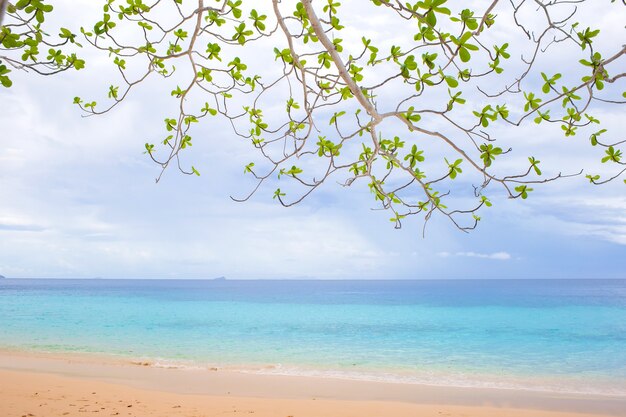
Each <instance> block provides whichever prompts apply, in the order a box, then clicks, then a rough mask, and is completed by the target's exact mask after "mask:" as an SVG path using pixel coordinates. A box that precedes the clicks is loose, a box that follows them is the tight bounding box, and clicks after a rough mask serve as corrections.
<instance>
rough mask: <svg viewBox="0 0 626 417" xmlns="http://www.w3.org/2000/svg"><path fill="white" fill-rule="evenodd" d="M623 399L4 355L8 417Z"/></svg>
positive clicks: (605, 409)
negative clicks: (164, 367)
mask: <svg viewBox="0 0 626 417" xmlns="http://www.w3.org/2000/svg"><path fill="white" fill-rule="evenodd" d="M625 411H626V399H625V398H623V397H610V396H606V397H605V396H590V395H584V396H583V395H564V394H555V393H542V392H532V391H515V390H498V389H473V388H447V387H432V386H422V385H414V384H393V383H378V382H364V381H348V380H339V379H330V378H311V377H292V376H277V375H257V374H244V373H238V372H230V371H221V370H218V371H215V370H210V369H206V370H179V369H163V368H155V367H152V366H149V365H147V366H146V365H144V364H141V363H130V362H128V361H123V360H119V361H118V360H111V359H108V358H96V357H88V356H73V357H69V356H53V355H33V354H24V353H17V352H4V353H2V354H0V415H1V416H3V417H14V416H15V417H23V416H27V417H35V416H36V417H41V416H45V417H48V416H50V417H52V416H70V417H73V416H81V417H83V416H85V415H94V414H97V415H105V416H163V417H165V416H187V417H192V416H194V417H200V416H223V415H251V414H253V415H255V416H262V417H274V416H278V417H288V416H293V417H320V416H337V417H348V416H353V417H357V416H359V417H374V416H394V417H399V416H424V417H430V416H432V417H440V416H459V417H461V416H463V417H507V416H509V417H540V416H541V417H568V416H570V417H574V416H578V417H582V416H589V417H590V416H622V415H624V412H625Z"/></svg>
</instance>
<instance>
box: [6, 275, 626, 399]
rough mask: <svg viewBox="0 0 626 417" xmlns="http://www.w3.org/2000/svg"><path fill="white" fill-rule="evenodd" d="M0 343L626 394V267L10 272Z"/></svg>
mask: <svg viewBox="0 0 626 417" xmlns="http://www.w3.org/2000/svg"><path fill="white" fill-rule="evenodd" d="M0 348H7V349H20V350H34V351H45V352H81V353H98V354H106V355H115V356H121V357H124V358H129V359H133V360H150V361H151V362H153V363H154V364H155V366H181V367H182V366H184V367H195V368H197V367H200V368H205V367H218V368H228V369H235V370H240V371H244V372H260V373H278V374H301V375H326V376H333V377H341V378H356V379H373V380H389V381H403V382H411V383H426V384H435V385H451V386H494V387H503V388H527V389H534V390H548V391H563V392H588V393H604V394H611V395H626V280H525V281H523V280H501V281H495V280H492V281H489V280H456V281H435V280H432V281H230V280H228V281H181V280H166V281H163V280H11V279H8V280H0Z"/></svg>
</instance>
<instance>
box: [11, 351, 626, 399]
mask: <svg viewBox="0 0 626 417" xmlns="http://www.w3.org/2000/svg"><path fill="white" fill-rule="evenodd" d="M2 356H14V357H24V358H35V359H52V360H60V361H69V362H72V363H76V362H84V363H90V364H93V363H101V364H110V365H115V366H120V365H121V366H143V367H149V368H156V369H167V370H179V371H182V372H186V371H191V372H196V371H200V372H203V371H204V372H215V371H219V372H222V373H234V374H244V375H252V376H254V375H258V376H277V377H293V378H313V379H323V380H339V381H347V382H350V381H353V382H365V383H377V384H398V385H415V386H421V387H434V388H442V389H485V390H497V391H514V392H529V393H537V394H541V395H544V394H545V395H557V396H559V395H566V396H567V395H572V396H583V397H584V396H592V397H593V396H597V397H601V398H618V399H619V398H624V399H626V383H624V384H615V383H604V386H602V387H600V386H595V387H592V388H590V387H588V386H587V387H585V388H584V389H582V388H579V387H576V386H574V385H573V384H572V379H571V377H570V378H569V381H567V379H568V378H567V377H565V376H559V377H554V378H547V377H539V378H537V379H535V380H534V381H533V380H530V379H526V380H524V379H523V377H521V379H513V378H511V377H500V376H499V375H497V374H495V373H494V374H490V373H484V374H470V375H468V376H466V377H465V378H462V377H458V376H456V377H450V375H447V374H445V373H441V374H432V373H430V374H428V375H427V376H425V375H417V374H413V373H410V372H402V371H394V370H384V369H383V370H381V369H379V370H369V371H368V370H354V369H350V368H345V369H325V368H316V367H313V366H307V365H303V366H301V365H290V364H288V365H285V366H283V365H282V364H277V365H273V364H256V363H251V364H240V365H232V364H217V363H212V362H208V363H202V362H195V361H194V360H191V359H169V358H151V357H146V356H135V357H133V356H129V355H123V354H113V353H111V354H107V353H99V352H96V353H93V352H80V351H76V352H63V351H55V352H50V351H43V350H37V349H32V350H27V349H19V348H15V349H14V348H3V347H0V368H1V357H2ZM464 376H465V375H464ZM498 378H499V379H498ZM565 381H567V382H569V384H570V385H563V382H565ZM578 382H580V381H578ZM613 382H615V381H613ZM617 382H620V381H617Z"/></svg>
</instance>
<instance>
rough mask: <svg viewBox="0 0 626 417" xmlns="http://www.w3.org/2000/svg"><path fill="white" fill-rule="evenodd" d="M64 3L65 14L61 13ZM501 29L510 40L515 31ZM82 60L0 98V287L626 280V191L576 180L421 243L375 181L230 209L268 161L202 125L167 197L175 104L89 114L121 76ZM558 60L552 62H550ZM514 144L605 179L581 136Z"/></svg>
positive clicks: (613, 120) (446, 225) (436, 231)
mask: <svg viewBox="0 0 626 417" xmlns="http://www.w3.org/2000/svg"><path fill="white" fill-rule="evenodd" d="M346 3H347V4H348V6H347V7H352V6H350V2H346ZM608 3H609V2H608V1H607V4H608ZM68 4H69V2H65V1H60V2H58V6H59V7H60V8H62V7H63V6H64V5H65V6H67V5H68ZM596 6H597V7H598V9H597V10H596V11H597V12H598V13H600V15H598V16H599V17H598V18H597V19H598V21H599V22H600V23H599V25H600V27H603V28H605V27H606V28H607V31H606V32H608V33H606V34H603V36H604V37H603V38H602V41H601V43H600V44H601V45H602V46H606V47H607V48H608V47H609V46H613V44H612V43H611V40H612V39H620V38H621V39H623V30H624V28H623V21H624V20H623V19H621V17H620V14H619V13H608V12H607V11H606V10H607V9H606V8H603V7H601V5H599V4H596ZM86 9H87V8H86ZM351 10H352V9H351ZM81 13H84V15H81V16H82V17H78V18H76V20H81V19H82V20H88V19H89V18H90V15H89V13H93V7H92V9H89V10H85V11H83V12H81ZM358 13H359V12H358V9H356V8H355V9H354V10H353V14H352V16H351V18H352V20H353V21H354V22H357V23H358V22H365V21H368V19H365V18H364V16H359V14H358ZM502 13H504V12H502ZM622 17H624V15H623V14H622ZM59 19H61V20H63V16H61V17H59ZM376 19H377V18H372V19H369V21H368V23H364V24H365V25H368V26H367V27H366V28H365V29H364V30H366V31H367V32H368V33H372V34H373V35H379V36H382V37H384V36H387V34H386V33H385V31H390V30H392V29H390V28H388V27H387V29H384V28H381V25H380V23H381V22H379V21H377V20H376ZM381 19H382V17H381ZM348 20H350V19H348ZM620 22H621V23H620ZM60 23H61V24H70V22H60ZM500 30H501V31H502V32H501V35H502V36H507V33H508V32H507V31H510V30H513V29H511V28H509V27H506V26H505V27H503V28H502V29H500ZM377 31H378V32H377ZM359 33H360V32H359ZM391 35H392V34H389V36H391ZM394 36H401V35H399V34H397V33H396V34H395V35H394ZM602 42H604V43H602ZM85 54H86V56H87V58H88V60H87V63H88V69H87V70H85V71H82V72H71V73H66V74H62V75H60V76H57V77H54V78H45V77H37V76H34V75H32V74H18V75H17V76H16V77H15V79H14V86H13V87H12V88H10V89H3V90H0V103H1V105H0V109H1V110H0V274H2V275H5V276H7V277H19V278H22V277H54V278H91V277H102V278H214V277H219V276H225V277H228V278H233V279H256V278H261V279H269V278H276V279H297V278H300V279H302V278H312V279H348V278H365V279H444V278H626V272H625V271H626V192H625V191H626V187H625V186H624V184H623V182H622V181H621V180H620V181H615V182H613V183H611V184H608V185H606V186H603V187H593V186H590V185H588V183H587V181H586V180H585V179H584V177H582V176H581V177H576V178H570V179H565V180H561V181H558V182H554V183H550V184H546V185H543V186H538V187H535V192H533V195H531V197H530V198H529V199H528V200H525V201H522V200H509V199H506V198H504V197H502V198H499V199H498V198H496V199H495V200H494V207H492V208H490V209H488V210H485V211H483V212H481V216H482V218H483V220H482V221H481V224H480V226H479V227H478V229H476V230H475V231H472V232H471V233H468V234H466V233H462V232H460V231H459V230H457V229H456V228H455V227H454V226H453V225H452V224H451V223H450V222H449V221H447V220H446V219H444V218H441V217H436V216H435V217H433V218H432V220H431V221H430V222H429V224H428V226H427V228H426V233H425V235H424V236H423V234H422V227H423V221H422V220H421V219H420V218H417V217H415V218H411V219H407V220H406V221H405V222H404V223H403V227H402V228H401V229H399V230H397V229H394V227H393V224H392V223H391V222H389V220H388V218H389V217H390V216H389V214H388V213H384V212H381V211H378V210H372V208H374V207H375V204H374V201H373V199H372V196H371V194H370V193H369V190H368V187H367V184H366V183H365V182H361V183H356V184H355V185H353V186H352V187H350V188H344V187H341V186H340V185H338V184H337V182H336V181H329V182H328V183H327V184H325V185H324V186H323V187H321V188H320V189H319V190H317V191H316V192H314V193H313V194H312V195H310V196H309V197H308V198H307V199H305V200H304V201H303V202H302V203H300V204H299V205H297V206H294V207H290V208H284V207H282V206H280V205H279V204H277V203H276V201H274V200H272V198H271V194H272V190H273V189H262V190H261V192H260V193H258V195H255V196H254V197H253V198H252V199H250V200H249V201H247V202H245V203H237V202H234V201H233V200H231V198H230V196H231V195H232V196H242V195H245V194H246V193H247V192H248V191H249V190H250V189H251V187H252V185H253V184H252V183H251V182H250V179H249V178H248V177H246V176H245V175H244V174H243V167H244V165H245V164H247V163H248V162H250V161H255V160H258V158H259V156H258V154H257V153H256V151H255V150H254V149H253V148H252V147H251V146H250V145H248V144H247V143H243V141H242V140H241V139H240V138H237V137H234V135H233V134H232V133H231V132H230V131H229V130H228V128H227V126H225V125H224V124H220V122H215V123H203V124H201V125H200V126H199V127H198V130H197V133H196V134H195V138H196V139H195V141H194V146H193V151H192V153H189V154H188V155H189V156H188V157H187V155H186V157H187V158H188V159H187V160H188V161H190V162H192V163H193V165H194V166H196V167H198V168H199V170H200V171H201V172H202V175H201V176H200V177H190V176H186V175H182V174H180V173H179V172H178V171H176V170H175V169H170V170H168V171H166V173H165V175H164V177H163V179H162V180H161V181H160V182H159V183H158V184H157V183H155V177H156V176H157V175H158V174H159V168H158V167H157V166H156V165H155V164H154V163H152V162H151V161H150V160H149V159H148V158H147V157H146V155H144V154H143V150H144V148H143V146H144V143H145V142H148V141H154V140H153V138H154V137H159V136H160V135H161V134H162V132H161V131H160V128H161V121H162V119H163V117H164V110H163V109H164V108H167V106H168V105H169V104H168V103H170V102H168V101H167V97H163V96H162V95H158V94H157V93H156V92H155V91H158V89H159V86H158V84H150V83H148V84H147V85H146V86H143V87H142V88H140V89H139V90H138V91H136V92H135V94H133V95H131V96H130V97H129V99H128V100H126V101H125V102H124V103H123V104H122V105H121V106H119V107H118V108H116V109H115V110H114V111H112V112H110V113H107V114H106V115H103V116H99V117H87V118H85V117H82V116H81V113H80V112H79V111H78V109H77V108H76V107H74V106H72V105H71V102H72V98H73V97H74V96H77V95H80V96H82V97H88V96H90V95H91V96H97V95H98V94H103V93H105V91H106V87H107V85H108V84H103V83H102V82H100V81H101V80H102V79H105V78H106V77H107V76H109V75H111V66H110V65H109V64H107V62H108V57H103V56H102V55H100V54H95V53H93V52H86V53H85ZM559 59H560V57H559V56H558V53H554V52H553V53H552V54H551V55H550V57H549V60H548V65H552V64H554V63H558V62H559ZM621 65H622V69H623V63H622V64H621ZM16 72H17V71H15V72H14V73H16ZM170 104H171V103H170ZM598 114H600V115H601V116H603V117H602V119H603V121H606V123H607V125H608V126H609V127H611V128H613V131H619V129H621V128H623V120H624V112H623V110H621V109H619V108H615V107H610V108H609V107H606V108H604V107H601V108H599V109H598ZM155 120H156V122H154V121H155ZM505 134H506V135H507V136H510V138H511V140H512V141H514V142H515V143H516V144H517V146H518V148H522V149H525V148H529V149H534V150H536V151H537V155H538V157H539V158H538V159H541V160H542V161H545V162H547V166H550V165H549V164H550V163H553V164H554V165H555V166H558V167H562V169H563V171H564V172H575V171H578V170H579V169H581V168H588V169H590V170H591V171H594V170H596V171H597V170H601V169H604V168H605V167H601V166H599V164H597V162H598V161H597V160H598V159H599V157H597V156H595V155H594V156H593V157H590V154H591V150H592V149H591V148H590V146H589V145H588V138H587V136H583V135H578V136H576V137H574V138H573V139H564V138H563V136H562V135H560V134H558V132H556V131H552V130H545V131H539V133H538V132H537V131H533V133H529V131H527V130H524V129H519V130H515V131H510V130H507V131H505ZM529 135H532V136H529ZM593 151H594V152H595V151H596V149H593ZM594 172H595V171H594Z"/></svg>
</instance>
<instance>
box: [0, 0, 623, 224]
mask: <svg viewBox="0 0 626 417" xmlns="http://www.w3.org/2000/svg"><path fill="white" fill-rule="evenodd" d="M52 3H53V2H50V1H44V0H19V1H17V2H15V3H9V2H7V1H5V0H0V10H1V11H2V12H0V16H3V17H2V19H3V20H0V24H2V27H1V32H0V83H1V84H2V86H3V87H5V88H10V87H12V85H13V80H14V77H13V74H14V71H16V70H26V71H31V72H34V73H38V74H42V75H54V74H57V73H59V72H63V71H71V70H81V69H83V68H85V66H86V65H89V61H87V62H85V60H84V59H82V58H81V56H80V55H81V48H82V50H85V49H87V48H91V49H95V50H99V51H101V52H102V54H103V56H107V57H109V59H110V62H111V65H113V66H114V67H115V68H117V70H118V71H117V72H118V77H117V79H116V80H111V82H110V83H108V82H104V81H103V82H100V81H99V82H100V83H101V84H102V91H103V93H102V97H101V98H93V97H89V98H85V97H82V96H81V95H80V93H78V94H79V96H77V97H76V98H75V99H74V104H75V105H76V106H77V107H78V108H79V109H80V110H81V111H82V112H83V113H84V114H85V115H100V114H103V113H107V112H109V111H111V110H113V109H114V108H115V107H116V106H118V105H119V104H120V103H122V102H124V100H125V99H126V98H127V97H129V95H131V94H141V87H142V84H144V83H145V81H146V80H147V79H148V78H150V77H157V78H161V79H162V82H163V83H165V84H166V85H168V86H170V88H168V90H169V95H170V96H171V99H172V100H173V101H175V103H176V106H175V107H173V110H172V111H171V112H170V113H167V114H164V115H163V117H164V122H163V136H162V137H160V138H154V140H152V141H150V142H148V143H145V149H144V151H145V153H146V155H147V156H148V157H149V158H151V159H152V160H153V161H154V162H155V163H156V164H158V166H159V167H160V169H161V171H160V174H159V176H158V178H157V181H158V179H159V178H160V177H161V175H162V174H163V172H164V171H165V170H166V169H167V168H168V167H169V166H170V165H175V166H176V167H178V169H180V171H182V172H183V173H185V174H189V175H200V171H201V167H198V168H196V167H195V166H194V165H193V164H191V163H189V162H187V161H189V160H193V154H191V155H190V156H186V155H185V154H186V153H187V152H188V151H189V150H190V149H193V148H192V145H193V143H194V140H198V139H197V138H196V137H195V135H194V129H196V125H197V124H198V123H208V124H210V123H214V120H213V119H214V118H218V117H219V118H223V119H225V120H227V121H228V124H229V125H230V127H231V130H232V135H233V136H234V137H239V138H241V139H243V140H246V141H248V142H250V144H251V146H253V147H254V148H256V149H257V150H258V155H259V157H258V159H256V160H254V161H250V162H249V163H248V164H247V165H245V167H244V172H245V173H246V174H247V175H249V176H250V177H251V178H252V179H253V181H254V182H253V183H252V185H251V188H250V192H249V193H247V194H244V195H243V196H242V197H233V199H236V200H238V201H245V200H248V199H249V198H251V197H252V196H253V195H254V194H255V193H257V192H258V191H259V190H266V189H267V187H263V185H264V184H268V185H269V186H271V188H272V190H273V191H272V192H273V198H274V199H275V200H276V201H277V202H279V203H280V204H282V205H284V206H291V205H293V204H297V203H299V202H300V201H302V200H303V199H304V198H305V197H306V196H308V195H309V194H310V193H311V192H313V191H314V190H315V189H317V188H318V187H320V186H321V185H322V184H324V183H326V182H329V181H336V182H339V183H340V184H341V185H342V186H345V187H348V186H352V185H354V184H358V183H362V184H367V186H368V187H369V189H370V190H371V192H372V195H373V197H374V199H375V201H376V203H377V204H378V205H379V206H380V208H382V209H385V210H388V211H389V212H390V213H391V216H390V217H391V218H390V219H391V221H392V222H393V223H394V224H395V225H396V227H400V225H401V224H402V221H403V220H404V219H405V218H406V217H408V216H422V217H423V219H424V224H426V223H427V222H428V220H429V219H430V218H431V216H432V215H434V214H440V215H443V216H445V217H447V218H449V219H450V220H451V221H452V222H453V224H454V225H455V226H456V227H458V228H459V229H461V230H464V231H467V230H471V229H473V228H475V227H476V226H477V224H478V222H479V221H480V217H479V212H480V211H481V210H482V209H483V208H485V207H490V206H492V200H491V199H490V196H491V195H494V194H497V193H500V194H504V195H506V196H507V197H509V198H512V199H517V198H521V199H526V198H529V195H531V193H532V191H533V190H534V189H535V187H537V186H539V184H542V183H546V182H551V181H554V180H557V179H559V178H563V177H568V176H577V175H581V174H582V175H585V176H586V178H587V179H588V181H589V182H590V183H592V184H596V185H599V184H603V183H606V182H609V181H612V180H615V179H620V181H621V178H620V177H623V176H624V173H625V172H626V162H624V161H623V155H622V149H623V145H624V143H626V140H622V139H620V137H619V136H618V135H621V134H622V132H615V131H614V132H611V131H609V129H607V128H606V127H605V126H604V125H603V123H602V120H600V118H599V117H598V116H597V115H596V113H595V112H596V111H597V110H598V109H602V108H605V107H607V106H619V105H620V104H624V103H626V92H623V90H624V89H623V88H621V90H620V87H619V83H620V82H622V83H623V79H624V78H625V76H626V73H625V72H624V55H625V54H626V46H624V45H622V44H621V39H613V41H612V42H611V44H608V45H607V44H606V42H605V44H604V45H602V47H599V46H598V45H597V43H596V40H597V38H598V36H599V34H600V33H601V31H602V30H603V29H604V28H602V27H598V22H599V19H598V18H597V16H590V15H589V14H585V13H584V8H585V6H587V5H588V4H589V3H592V1H591V0H508V1H503V0H489V1H486V0H485V1H476V2H453V1H448V0H423V1H417V2H406V3H403V2H401V1H395V0H387V1H385V0H368V1H366V0H360V1H358V2H347V1H344V2H343V3H340V2H339V1H337V0H315V1H314V0H302V1H289V0H282V1H279V0H271V1H270V0H266V1H250V0H248V1H244V0H217V1H211V0H198V1H191V0H154V1H151V2H144V1H143V0H124V1H122V0H106V1H102V16H101V18H100V20H98V21H96V22H78V26H80V27H70V25H68V27H51V26H53V25H51V24H50V23H49V22H50V20H51V19H50V16H54V8H53V4H52ZM596 3H598V2H597V1H596ZM602 3H603V7H604V9H605V10H606V13H616V14H621V15H624V16H626V14H625V7H624V4H622V2H615V1H611V0H602ZM74 7H76V8H79V7H81V6H80V5H78V4H77V5H75V6H74ZM356 8H358V9H359V11H360V13H359V14H358V15H359V16H360V17H361V19H362V18H363V16H367V21H363V20H359V19H356V18H355V9H356ZM5 9H6V10H5ZM66 20H67V19H66ZM532 125H540V126H542V127H543V126H545V127H543V128H542V129H543V130H542V132H550V133H549V134H550V135H551V136H554V135H555V134H556V131H559V132H560V135H561V136H562V138H563V139H562V140H574V139H576V138H580V137H581V136H582V137H584V138H585V139H584V140H586V141H588V142H589V145H590V146H591V147H593V151H590V152H589V159H590V160H591V159H593V160H599V161H600V162H601V163H603V164H607V165H612V166H613V170H611V171H610V174H609V175H603V176H600V175H599V174H596V173H594V172H584V173H583V170H582V168H584V167H580V168H581V170H574V171H573V172H566V171H563V168H564V167H559V166H546V167H544V166H542V165H541V161H540V157H541V156H540V154H541V149H540V148H537V149H536V151H537V152H536V153H535V154H529V155H527V154H523V155H520V154H518V153H516V152H515V147H516V146H515V143H512V142H511V140H509V139H508V134H507V132H509V131H510V129H521V128H524V127H528V126H532ZM183 156H184V158H183ZM565 168H567V169H569V167H565ZM624 182H625V183H626V180H624ZM276 184H278V185H276ZM275 186H276V187H277V188H276V189H274V187H275Z"/></svg>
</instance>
